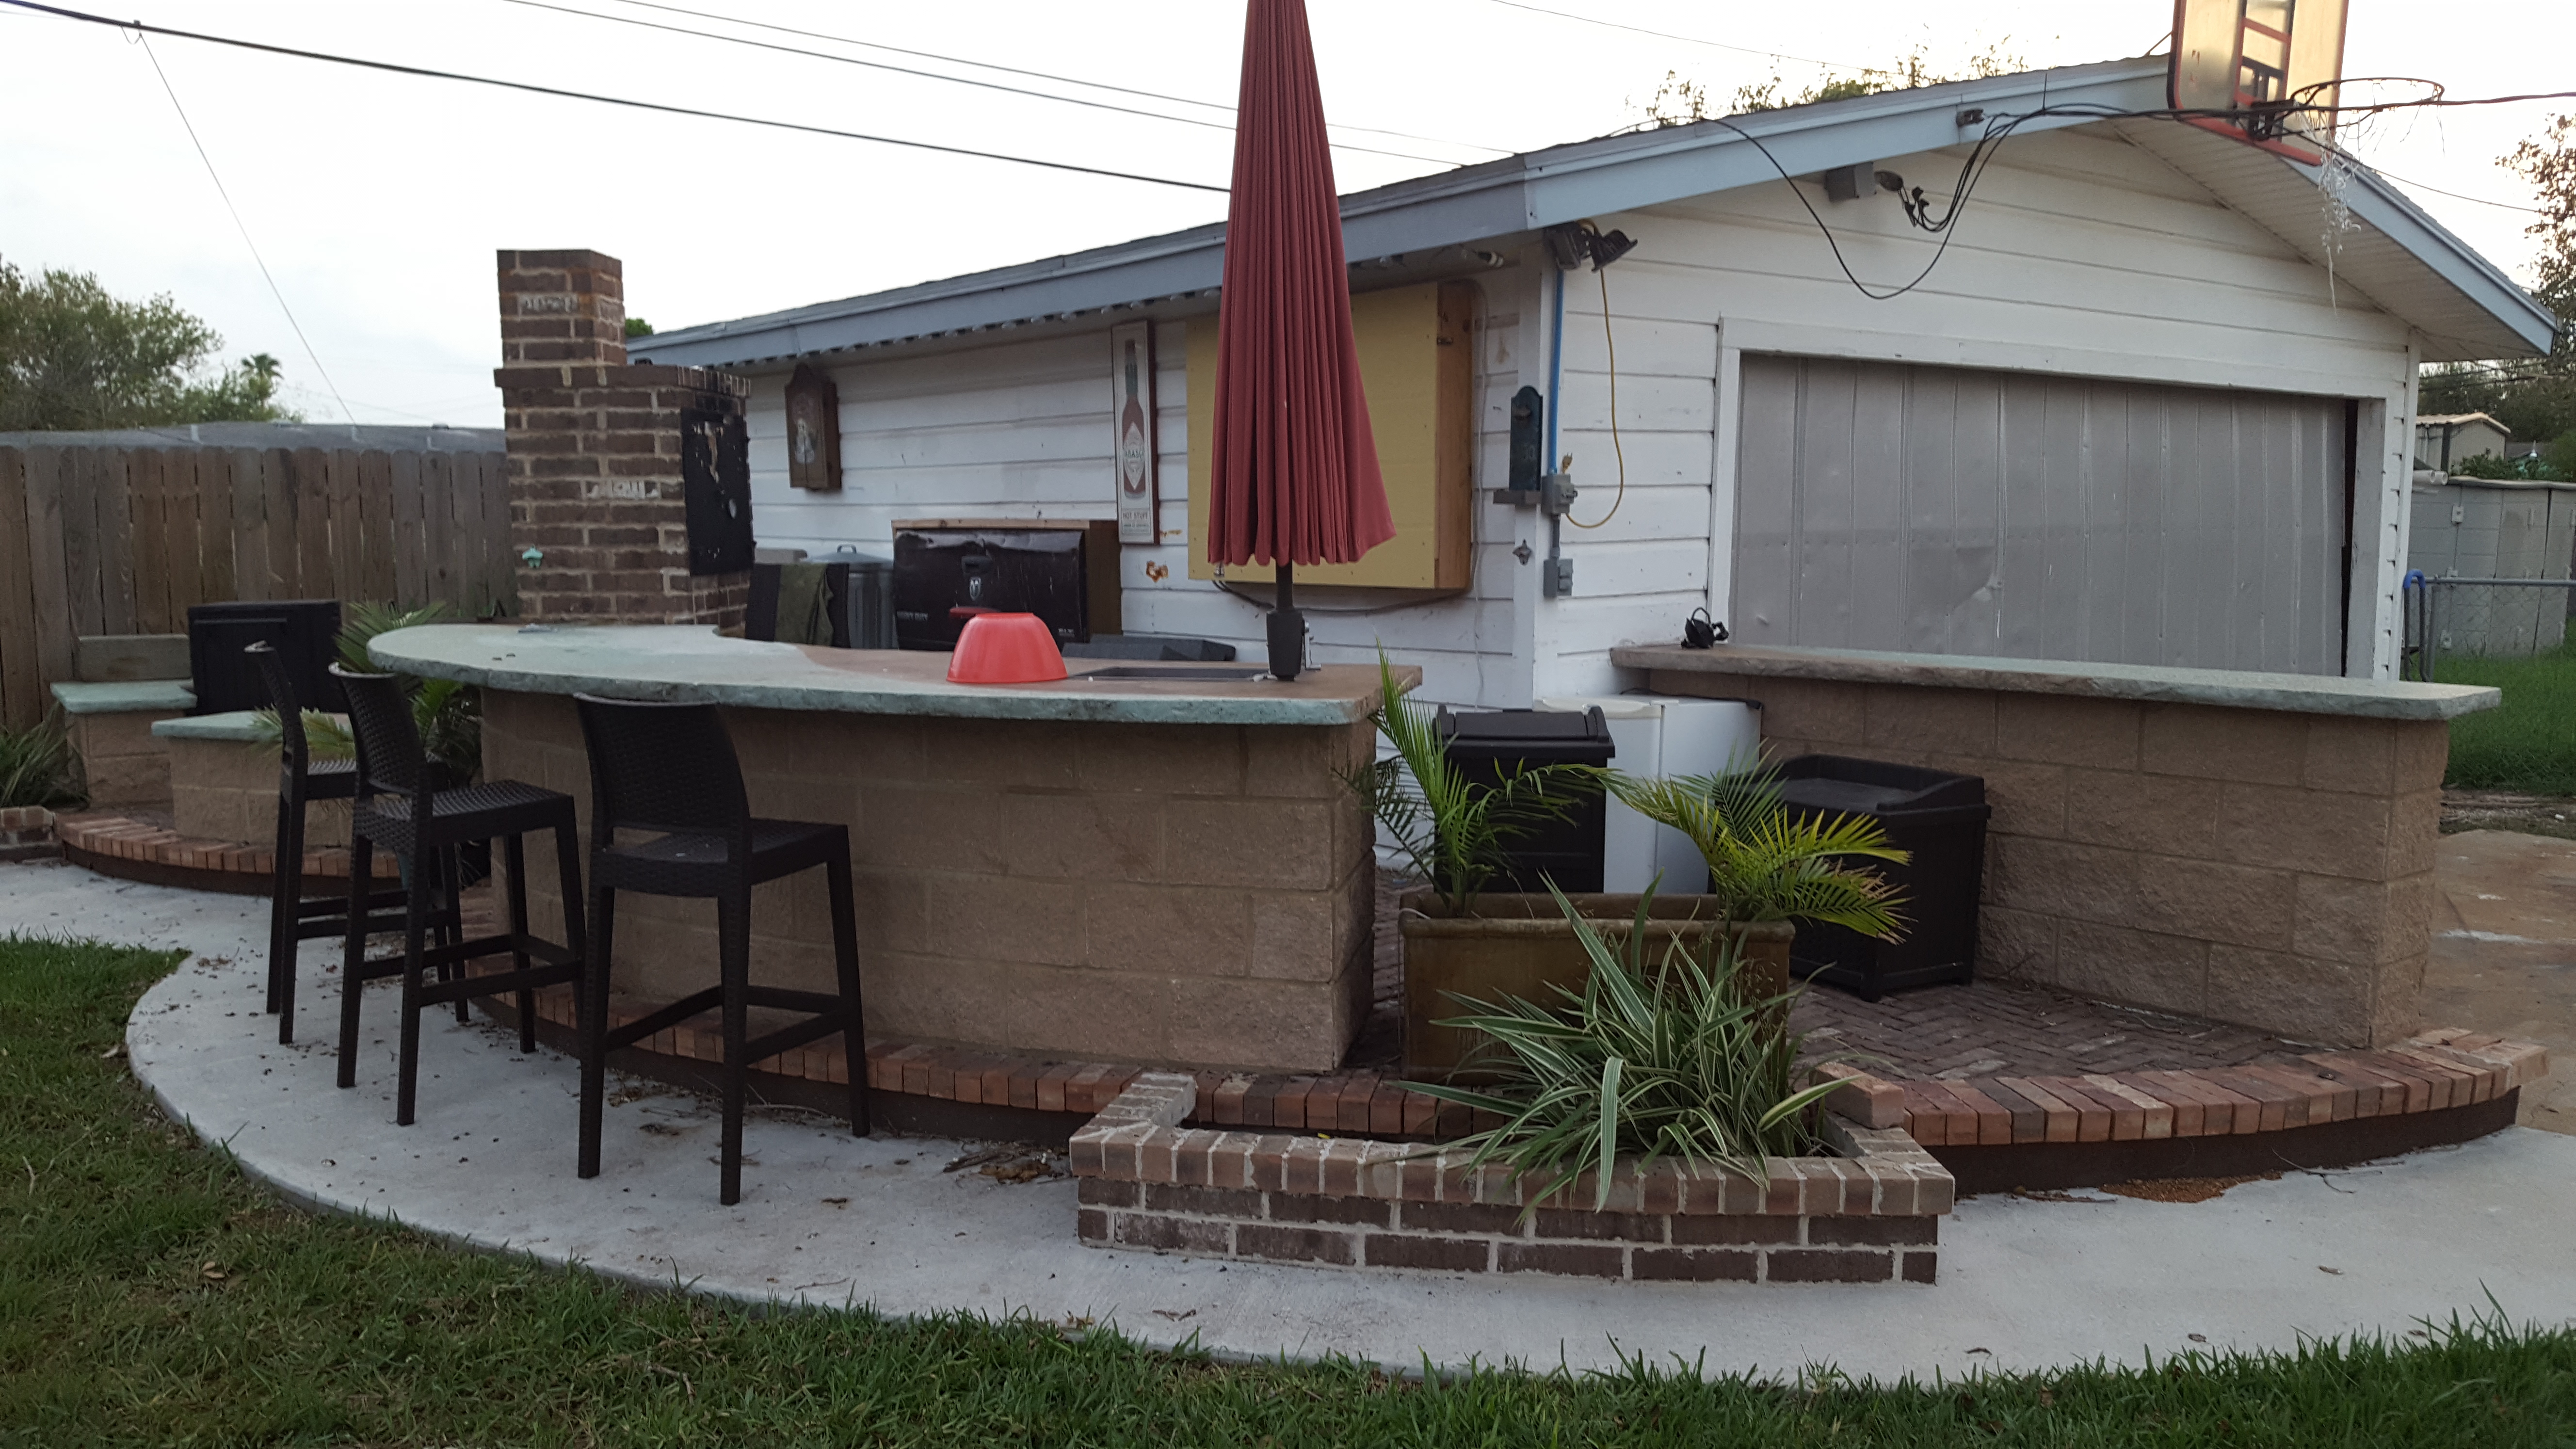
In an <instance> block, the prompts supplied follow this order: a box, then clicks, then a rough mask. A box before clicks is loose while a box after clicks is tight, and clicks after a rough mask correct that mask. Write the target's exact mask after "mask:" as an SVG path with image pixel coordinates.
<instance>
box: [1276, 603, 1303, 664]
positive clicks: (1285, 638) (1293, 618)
mask: <svg viewBox="0 0 2576 1449" xmlns="http://www.w3.org/2000/svg"><path fill="white" fill-rule="evenodd" d="M1269 625H1270V673H1271V675H1272V676H1273V677H1274V678H1278V679H1283V680H1285V679H1294V678H1296V677H1297V676H1298V675H1300V674H1302V673H1304V672H1305V669H1306V616H1305V615H1304V614H1303V613H1301V612H1299V611H1298V610H1296V609H1293V608H1291V609H1273V610H1271V611H1270V619H1269Z"/></svg>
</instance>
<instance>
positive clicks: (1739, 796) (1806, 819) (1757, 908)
mask: <svg viewBox="0 0 2576 1449" xmlns="http://www.w3.org/2000/svg"><path fill="white" fill-rule="evenodd" d="M1609 788H1610V791H1611V793H1612V795H1614V796H1615V797H1616V798H1617V799H1618V800H1619V802H1620V803H1621V804H1623V805H1626V806H1627V807H1628V808H1629V809H1631V810H1634V811H1636V812H1637V813H1638V814H1640V815H1643V816H1645V817H1646V818H1647V819H1649V820H1653V821H1655V822H1656V823H1658V824H1661V825H1667V826H1670V827H1672V828H1673V829H1675V830H1678V831H1680V832H1681V833H1682V834H1683V835H1684V836H1687V837H1688V838H1689V840H1690V842H1691V844H1693V845H1695V846H1697V847H1698V848H1699V853H1700V855H1701V857H1702V858H1703V859H1705V860H1706V861H1707V862H1708V874H1709V891H1710V893H1711V894H1713V895H1715V896H1716V897H1717V898H1718V901H1719V907H1720V909H1721V910H1722V911H1723V912H1724V914H1725V917H1726V919H1728V920H1731V921H1783V920H1816V921H1828V922H1831V923H1833V924H1835V925H1839V926H1849V927H1850V928H1852V929H1853V930H1855V931H1859V932H1861V933H1862V934H1864V935H1869V936H1876V937H1879V938H1881V939H1886V940H1893V939H1895V938H1896V936H1897V935H1898V934H1900V933H1901V932H1902V931H1903V929H1904V917H1903V916H1902V915H1901V914H1900V913H1899V912H1898V911H1897V909H1896V907H1897V906H1899V905H1901V904H1902V902H1901V901H1900V900H1899V899H1898V898H1897V895H1896V892H1895V890H1894V888H1892V887H1890V886H1889V885H1888V884H1887V882H1886V881H1885V879H1883V878H1882V877H1880V876H1879V875H1878V874H1877V873H1876V872H1875V871H1872V870H1870V869H1869V868H1867V867H1866V866H1865V865H1862V864H1859V863H1858V862H1861V861H1864V860H1884V861H1889V862H1893V863H1895V864H1900V865H1901V864H1904V863H1905V862H1906V861H1907V860H1908V859H1910V858H1911V857H1910V856H1909V855H1908V854H1907V853H1906V852H1905V851H1903V850H1900V849H1897V848H1896V847H1895V846H1893V845H1890V844H1889V843H1888V840H1887V832H1886V830H1885V829H1883V828H1882V827H1881V826H1880V825H1879V824H1878V823H1877V822H1876V821H1874V820H1870V819H1867V818H1865V817H1858V816H1848V815H1833V816H1817V815H1801V814H1799V813H1797V812H1795V811H1793V810H1791V809H1790V808H1789V807H1788V805H1787V804H1786V803H1785V802H1784V801H1782V799H1781V798H1780V776H1779V771H1778V770H1777V768H1776V767H1773V766H1771V765H1768V764H1765V765H1761V766H1757V767H1756V768H1753V769H1750V770H1740V771H1735V772H1733V773H1729V774H1722V775H1673V776H1667V777H1662V778H1644V777H1639V776H1633V775H1622V774H1619V773H1617V772H1615V771H1614V772H1612V774H1611V777H1610V782H1609Z"/></svg>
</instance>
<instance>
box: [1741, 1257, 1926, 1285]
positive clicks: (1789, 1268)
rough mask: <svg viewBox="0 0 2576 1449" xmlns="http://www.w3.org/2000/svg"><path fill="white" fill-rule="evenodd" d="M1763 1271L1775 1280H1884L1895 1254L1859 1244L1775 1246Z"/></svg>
mask: <svg viewBox="0 0 2576 1449" xmlns="http://www.w3.org/2000/svg"><path fill="white" fill-rule="evenodd" d="M1765 1258H1766V1261H1765V1264H1764V1266H1765V1267H1766V1268H1767V1269H1769V1272H1768V1273H1767V1274H1766V1275H1765V1276H1767V1277H1768V1278H1769V1279H1770V1280H1771V1281H1772V1282H1774V1283H1884V1282H1887V1281H1888V1280H1889V1279H1890V1278H1893V1277H1894V1276H1895V1275H1896V1261H1895V1255H1894V1254H1892V1253H1889V1252H1886V1251H1885V1250H1877V1251H1872V1250H1867V1249H1859V1248H1774V1249H1772V1250H1771V1251H1770V1252H1769V1253H1768V1254H1767V1255H1765Z"/></svg>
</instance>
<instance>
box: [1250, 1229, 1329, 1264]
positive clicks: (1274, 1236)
mask: <svg viewBox="0 0 2576 1449" xmlns="http://www.w3.org/2000/svg"><path fill="white" fill-rule="evenodd" d="M1354 1237H1355V1235H1354V1234H1351V1233H1344V1232H1329V1231H1326V1230H1324V1229H1321V1228H1284V1227H1272V1226H1270V1225H1269V1224H1266V1223H1245V1224H1243V1225H1242V1226H1241V1227H1239V1228H1237V1229H1235V1239H1234V1250H1235V1253H1236V1254H1237V1255H1238V1256H1240V1257H1245V1258H1271V1259H1275V1260H1277V1261H1280V1262H1283V1263H1334V1264H1339V1265H1341V1266H1344V1267H1348V1266H1350V1265H1351V1264H1353V1263H1355V1262H1357V1261H1358V1258H1359V1254H1358V1252H1357V1251H1356V1249H1355V1246H1354V1242H1353V1239H1354Z"/></svg>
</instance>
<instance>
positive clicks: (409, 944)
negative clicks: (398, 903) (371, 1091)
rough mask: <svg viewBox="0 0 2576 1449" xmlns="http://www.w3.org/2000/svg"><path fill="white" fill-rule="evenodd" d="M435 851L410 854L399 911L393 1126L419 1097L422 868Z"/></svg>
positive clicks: (401, 1123)
mask: <svg viewBox="0 0 2576 1449" xmlns="http://www.w3.org/2000/svg"><path fill="white" fill-rule="evenodd" d="M435 854H436V852H434V851H420V852H415V853H414V854H413V856H412V858H411V866H412V870H411V900H410V902H409V903H408V904H407V905H406V906H405V907H404V910H403V974H402V1056H401V1059H400V1061H399V1064H398V1066H397V1068H396V1070H397V1073H398V1076H397V1079H396V1084H395V1087H394V1125H395V1126H397V1127H408V1126H410V1125H411V1121H412V1106H413V1104H414V1102H415V1101H416V1100H417V1099H418V1098H419V1096H420V1014H421V1011H422V1010H423V1007H422V1006H421V1000H420V991H421V987H422V986H423V985H424V984H425V983H423V981H422V980H421V977H422V974H423V973H424V972H425V971H426V970H427V964H426V962H425V961H424V959H423V958H424V957H425V956H426V955H427V950H426V947H427V944H428V943H427V941H426V940H425V939H424V938H425V937H426V935H427V934H428V931H429V925H430V909H431V901H430V896H429V881H430V872H429V870H428V869H426V868H425V867H427V866H428V864H429V859H430V857H432V856H434V855H435Z"/></svg>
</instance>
